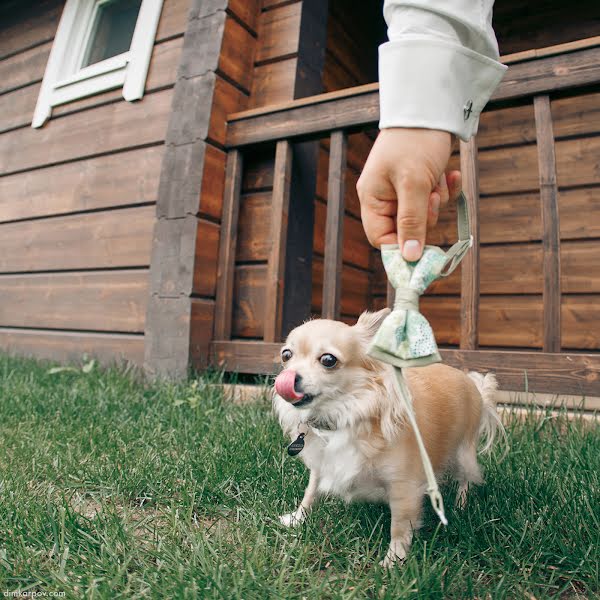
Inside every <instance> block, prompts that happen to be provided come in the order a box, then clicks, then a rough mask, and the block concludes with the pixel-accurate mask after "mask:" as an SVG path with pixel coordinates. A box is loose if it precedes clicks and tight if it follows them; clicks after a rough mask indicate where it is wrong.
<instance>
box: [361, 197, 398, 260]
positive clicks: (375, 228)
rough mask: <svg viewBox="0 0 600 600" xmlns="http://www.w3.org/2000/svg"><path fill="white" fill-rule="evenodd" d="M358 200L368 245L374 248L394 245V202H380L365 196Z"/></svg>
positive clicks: (395, 239) (396, 238) (396, 237)
mask: <svg viewBox="0 0 600 600" xmlns="http://www.w3.org/2000/svg"><path fill="white" fill-rule="evenodd" d="M360 200H361V202H360V218H361V220H362V224H363V229H364V230H365V235H366V236H367V239H368V240H369V243H370V244H371V245H372V246H374V247H375V248H379V247H380V246H381V244H396V243H397V241H398V236H397V235H396V208H395V202H394V203H391V202H389V201H381V200H379V199H377V198H375V197H374V196H370V195H367V194H363V195H362V196H361V199H360Z"/></svg>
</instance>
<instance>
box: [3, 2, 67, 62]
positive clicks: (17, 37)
mask: <svg viewBox="0 0 600 600" xmlns="http://www.w3.org/2000/svg"><path fill="white" fill-rule="evenodd" d="M20 4H21V6H18V5H17V6H14V7H12V8H11V14H10V15H3V17H2V18H3V23H2V37H1V38H0V60H2V59H5V58H6V57H7V56H11V55H13V54H17V53H19V52H23V51H24V50H27V49H29V48H31V47H33V46H37V45H39V44H41V43H43V42H48V41H50V40H51V39H52V38H53V37H54V34H55V32H56V29H57V27H58V21H59V19H60V15H61V13H62V8H63V0H49V1H48V0H47V1H44V0H41V1H38V2H36V4H35V10H31V7H30V5H28V4H27V3H20Z"/></svg>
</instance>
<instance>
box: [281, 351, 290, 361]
mask: <svg viewBox="0 0 600 600" xmlns="http://www.w3.org/2000/svg"><path fill="white" fill-rule="evenodd" d="M290 358H292V351H291V350H290V349H289V348H284V349H283V350H282V351H281V360H282V361H283V362H287V361H288V360H290Z"/></svg>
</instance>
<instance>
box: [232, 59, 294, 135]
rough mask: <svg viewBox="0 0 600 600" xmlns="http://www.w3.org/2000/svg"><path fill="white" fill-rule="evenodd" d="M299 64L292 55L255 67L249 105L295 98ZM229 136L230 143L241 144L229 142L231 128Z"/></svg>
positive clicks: (267, 103)
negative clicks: (296, 74) (296, 75)
mask: <svg viewBox="0 0 600 600" xmlns="http://www.w3.org/2000/svg"><path fill="white" fill-rule="evenodd" d="M297 66H298V59H297V58H296V57H291V58H287V59H285V60H280V61H277V62H273V63H266V64H263V65H258V66H256V67H254V76H253V79H252V90H251V92H250V99H249V101H248V106H249V107H255V106H267V105H269V104H277V103H279V102H284V101H286V100H289V99H290V98H293V96H294V84H295V81H296V79H295V73H296V68H297ZM227 136H228V143H229V145H231V146H236V145H240V144H232V143H231V142H229V128H228V131H227ZM261 137H263V136H261ZM282 137H285V136H274V137H270V139H271V140H276V139H280V138H282ZM258 141H261V140H258Z"/></svg>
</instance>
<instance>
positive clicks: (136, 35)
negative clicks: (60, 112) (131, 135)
mask: <svg viewBox="0 0 600 600" xmlns="http://www.w3.org/2000/svg"><path fill="white" fill-rule="evenodd" d="M110 1H112V0H67V1H66V3H65V7H64V9H63V13H62V16H61V18H60V23H59V24H58V29H57V31H56V36H55V38H54V43H53V44H52V49H51V51H50V57H49V58H48V64H47V65H46V71H45V73H44V80H43V81H42V86H41V88H40V93H39V96H38V100H37V104H36V107H35V111H34V113H33V119H32V122H31V126H32V127H34V128H38V127H41V126H42V125H43V124H44V123H45V122H46V121H47V120H48V119H49V118H50V116H51V115H52V107H54V106H58V105H59V104H65V103H67V102H73V101H74V100H79V99H80V98H85V97H86V96H92V95H94V94H98V93H101V92H105V91H107V90H113V89H117V88H120V87H122V88H123V98H125V100H127V101H128V102H133V101H134V100H139V99H140V98H142V97H143V95H144V87H145V85H146V75H147V74H148V68H149V66H150V59H151V57H152V48H153V47H154V38H155V37H156V29H157V27H158V21H159V18H160V12H161V9H162V4H163V0H142V3H141V5H140V12H139V14H138V18H137V22H136V24H135V29H134V31H133V37H132V38H131V46H130V48H129V50H128V51H127V52H123V53H122V54H118V55H117V56H112V57H110V58H107V59H106V60H103V61H100V62H97V63H94V64H92V65H89V66H88V67H81V65H82V63H83V60H84V54H85V52H86V50H87V47H88V43H89V38H90V35H91V34H92V27H93V25H94V21H95V18H96V14H97V12H98V9H99V8H100V7H101V6H102V5H103V4H106V3H107V2H110Z"/></svg>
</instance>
